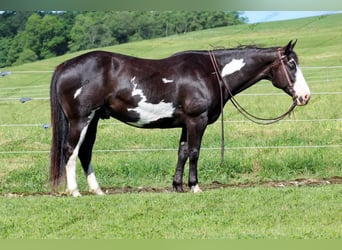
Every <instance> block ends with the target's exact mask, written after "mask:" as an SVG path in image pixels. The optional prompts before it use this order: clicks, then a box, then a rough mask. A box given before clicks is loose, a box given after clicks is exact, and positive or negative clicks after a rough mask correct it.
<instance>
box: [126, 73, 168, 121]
mask: <svg viewBox="0 0 342 250" xmlns="http://www.w3.org/2000/svg"><path fill="white" fill-rule="evenodd" d="M134 80H135V79H133V81H134ZM131 81H132V80H131ZM136 95H139V96H140V98H141V100H140V101H139V102H138V106H137V107H136V108H130V109H128V111H135V112H137V113H138V114H139V120H138V121H137V122H131V123H130V124H132V125H135V126H143V125H145V124H148V123H151V122H154V121H157V120H159V119H162V118H168V117H172V115H173V113H174V111H175V108H174V107H173V104H172V103H168V102H164V101H163V100H162V101H160V102H159V103H157V104H153V103H149V102H148V101H147V98H146V96H145V95H144V93H143V91H142V89H138V88H137V84H136V83H133V91H132V96H136Z"/></svg>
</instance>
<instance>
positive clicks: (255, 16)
mask: <svg viewBox="0 0 342 250" xmlns="http://www.w3.org/2000/svg"><path fill="white" fill-rule="evenodd" d="M334 13H342V11H243V14H242V16H246V17H247V18H248V20H249V21H248V23H262V22H270V21H279V20H289V19H296V18H302V17H309V16H321V15H326V14H334Z"/></svg>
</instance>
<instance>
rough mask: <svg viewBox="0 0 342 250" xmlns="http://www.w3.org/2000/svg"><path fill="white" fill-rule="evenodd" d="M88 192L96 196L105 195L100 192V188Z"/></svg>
mask: <svg viewBox="0 0 342 250" xmlns="http://www.w3.org/2000/svg"><path fill="white" fill-rule="evenodd" d="M89 192H90V193H93V194H96V195H105V193H104V192H103V191H102V189H101V188H97V189H90V190H89Z"/></svg>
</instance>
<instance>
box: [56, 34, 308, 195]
mask: <svg viewBox="0 0 342 250" xmlns="http://www.w3.org/2000/svg"><path fill="white" fill-rule="evenodd" d="M294 45H295V42H294V43H293V42H292V41H290V42H289V43H288V44H287V45H286V46H285V47H271V48H257V47H254V46H246V47H241V48H234V49H217V50H213V51H185V52H180V53H177V54H175V55H172V56H170V57H168V58H165V59H160V60H151V59H141V58H136V57H131V56H127V55H121V54H115V53H110V52H104V51H94V52H90V53H87V54H84V55H81V56H78V57H75V58H73V59H70V60H68V61H66V62H64V63H62V64H60V65H58V66H57V67H56V70H55V72H54V74H53V77H52V80H51V90H50V97H51V120H52V147H51V167H50V180H51V182H52V184H53V187H56V186H57V185H58V184H59V183H60V180H61V178H62V177H65V175H66V181H67V192H68V193H69V194H71V195H73V196H80V192H79V190H78V187H77V183H76V160H77V157H79V159H80V161H81V164H82V167H83V170H84V172H85V174H86V177H87V181H88V185H89V190H90V191H91V192H93V193H96V194H99V195H101V194H103V191H102V190H101V188H100V186H99V184H98V182H97V180H96V178H95V175H94V171H93V166H92V165H91V157H92V149H93V145H94V142H95V138H96V130H97V124H98V121H99V119H107V118H109V117H114V118H116V119H118V120H120V121H122V122H124V123H127V124H129V125H132V126H135V127H139V128H181V129H182V132H181V137H180V140H179V150H178V161H177V165H176V170H175V175H174V178H173V187H174V189H175V190H176V191H179V192H181V191H183V188H182V184H183V172H184V165H185V163H186V161H187V160H189V179H188V185H189V187H190V188H192V190H193V191H194V192H200V191H201V190H200V188H199V186H198V179H197V162H198V158H199V154H200V146H201V140H202V136H203V133H204V131H205V129H206V127H207V125H208V124H211V123H213V122H215V121H216V120H217V119H218V117H219V116H220V113H221V109H222V104H223V105H224V104H225V103H226V102H227V101H228V100H229V99H231V98H232V96H233V95H236V94H238V93H239V92H241V91H243V90H244V89H246V88H248V87H250V86H252V85H253V84H255V83H256V82H258V81H260V80H262V79H267V80H270V81H272V83H273V85H274V86H275V87H277V88H280V89H283V90H284V91H285V92H286V93H287V94H289V95H290V96H291V97H292V98H293V102H294V104H295V105H299V106H301V105H305V104H307V103H308V101H309V99H310V90H309V88H308V85H307V83H306V81H305V79H304V77H303V74H302V72H301V70H300V67H299V65H298V58H297V55H296V53H295V52H294V51H293V47H294ZM221 97H222V99H221Z"/></svg>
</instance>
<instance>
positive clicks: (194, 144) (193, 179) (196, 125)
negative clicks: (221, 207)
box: [188, 115, 207, 193]
mask: <svg viewBox="0 0 342 250" xmlns="http://www.w3.org/2000/svg"><path fill="white" fill-rule="evenodd" d="M206 127H207V116H206V115H202V116H199V117H197V118H195V119H193V120H192V121H191V122H190V123H189V126H188V150H189V180H188V185H189V188H190V189H191V190H192V191H193V192H194V193H199V192H202V190H201V189H200V188H199V186H198V177H197V163H198V159H199V155H200V147H201V142H202V137H203V134H204V131H205V129H206Z"/></svg>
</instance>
